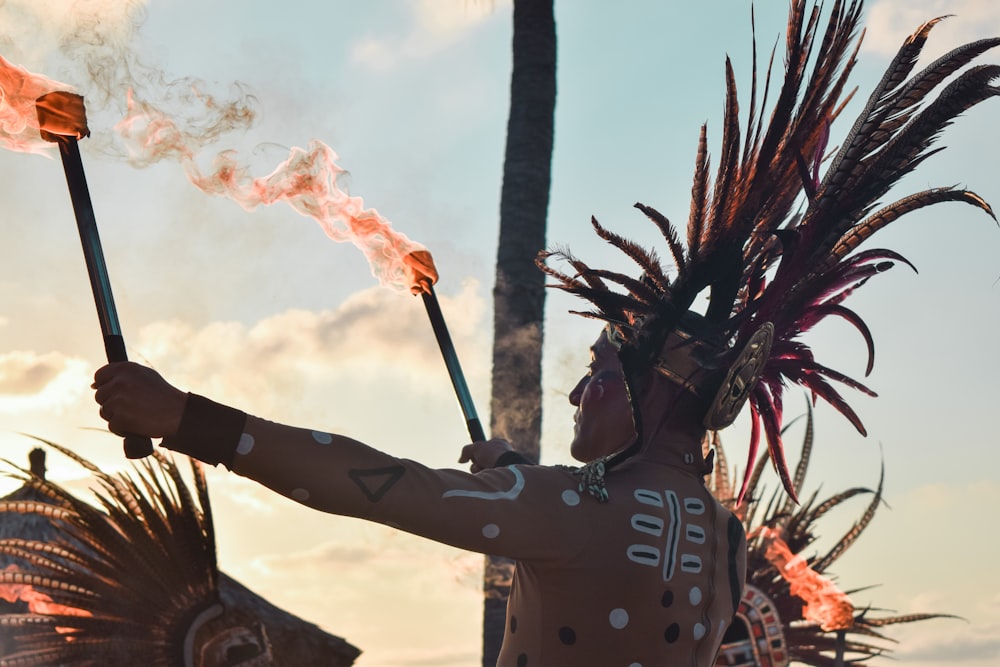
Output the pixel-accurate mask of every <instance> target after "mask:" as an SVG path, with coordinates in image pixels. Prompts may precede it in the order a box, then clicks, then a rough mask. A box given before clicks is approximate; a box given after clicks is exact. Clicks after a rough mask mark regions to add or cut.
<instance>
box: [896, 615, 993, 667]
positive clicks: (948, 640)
mask: <svg viewBox="0 0 1000 667" xmlns="http://www.w3.org/2000/svg"><path fill="white" fill-rule="evenodd" d="M950 627H952V628H954V627H955V625H954V624H952V625H951V626H950ZM893 655H894V657H895V658H897V659H899V660H901V661H904V662H919V663H925V662H937V661H940V662H941V663H942V664H954V663H963V662H973V661H979V660H984V661H985V660H997V659H1000V624H998V623H994V624H991V625H978V626H977V625H971V626H970V625H962V626H961V627H959V628H957V629H955V630H953V631H951V632H947V633H944V632H927V630H926V628H925V629H924V630H923V631H922V632H916V633H913V634H911V635H910V636H908V637H907V639H906V640H905V641H903V642H901V645H900V647H899V648H898V649H897V650H896V651H894V654H893ZM988 664H996V663H995V662H993V663H988Z"/></svg>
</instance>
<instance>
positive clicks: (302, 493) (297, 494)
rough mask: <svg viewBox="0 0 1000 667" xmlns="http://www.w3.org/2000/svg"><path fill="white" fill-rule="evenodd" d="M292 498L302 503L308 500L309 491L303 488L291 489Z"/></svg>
mask: <svg viewBox="0 0 1000 667" xmlns="http://www.w3.org/2000/svg"><path fill="white" fill-rule="evenodd" d="M292 498H294V499H295V500H297V501H299V502H300V503H303V502H305V501H307V500H309V492H308V491H306V490H305V489H293V490H292Z"/></svg>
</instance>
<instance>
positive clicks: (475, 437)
mask: <svg viewBox="0 0 1000 667" xmlns="http://www.w3.org/2000/svg"><path fill="white" fill-rule="evenodd" d="M420 295H421V297H423V300H424V307H425V308H426V309H427V316H428V317H429V318H430V320H431V327H432V328H433V329H434V337H435V338H437V342H438V347H440V348H441V356H443V357H444V364H445V366H447V367H448V376H449V377H450V378H451V384H452V386H453V387H454V388H455V393H456V394H457V395H458V403H459V405H460V406H461V407H462V414H463V415H464V416H465V425H466V427H467V428H468V429H469V437H471V438H472V441H473V442H478V441H480V440H485V439H486V434H485V433H483V425H482V424H481V423H480V422H479V416H478V415H477V414H476V406H475V405H474V404H473V402H472V394H471V393H470V392H469V385H467V384H466V383H465V375H464V374H463V373H462V366H461V365H460V364H459V363H458V355H457V354H456V353H455V346H454V344H453V343H452V342H451V336H450V335H449V334H448V327H447V326H446V325H445V322H444V315H442V313H441V305H440V304H439V303H438V300H437V295H435V294H434V286H433V285H429V284H428V285H426V286H425V287H424V289H423V291H421V293H420Z"/></svg>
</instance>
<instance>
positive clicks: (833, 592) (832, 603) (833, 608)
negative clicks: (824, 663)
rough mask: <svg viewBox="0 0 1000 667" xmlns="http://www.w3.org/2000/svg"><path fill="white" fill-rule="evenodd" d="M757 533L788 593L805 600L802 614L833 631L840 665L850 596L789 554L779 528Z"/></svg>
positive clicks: (850, 614) (851, 611)
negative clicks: (785, 582)
mask: <svg viewBox="0 0 1000 667" xmlns="http://www.w3.org/2000/svg"><path fill="white" fill-rule="evenodd" d="M757 532H758V533H759V534H761V535H762V536H763V538H764V540H765V541H766V544H767V547H766V550H765V552H764V557H765V558H767V560H768V562H770V563H771V564H772V565H774V567H775V568H777V570H778V573H779V574H780V575H781V576H782V578H784V579H785V581H787V582H788V586H789V591H790V592H791V594H792V595H795V596H798V597H799V598H801V599H802V600H803V601H804V602H805V603H806V604H805V606H804V607H803V608H802V617H803V618H805V619H806V620H807V621H813V622H814V623H818V624H819V627H820V628H821V629H822V630H823V631H824V632H835V633H836V637H837V641H836V650H837V654H836V657H835V659H834V665H835V666H836V667H841V666H842V665H843V664H844V648H845V642H846V634H847V631H848V630H849V629H850V628H851V626H853V625H854V605H853V604H851V600H850V598H849V597H847V594H846V593H844V592H843V591H841V590H840V589H839V588H837V586H836V584H834V583H833V582H832V581H830V580H829V579H827V578H826V577H824V576H823V575H821V574H820V573H819V572H816V571H815V570H813V569H812V568H811V567H809V563H807V562H806V559H805V558H803V557H802V556H801V555H799V554H793V553H792V550H791V549H790V548H789V547H788V544H787V543H786V542H785V541H784V540H783V539H781V533H780V532H779V531H777V530H774V529H773V528H767V527H762V528H760V529H759V531H757Z"/></svg>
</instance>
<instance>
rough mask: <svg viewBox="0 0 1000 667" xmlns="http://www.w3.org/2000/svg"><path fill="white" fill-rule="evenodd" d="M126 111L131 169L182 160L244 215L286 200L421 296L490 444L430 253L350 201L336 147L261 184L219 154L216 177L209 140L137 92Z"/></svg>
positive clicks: (475, 423) (205, 187)
mask: <svg viewBox="0 0 1000 667" xmlns="http://www.w3.org/2000/svg"><path fill="white" fill-rule="evenodd" d="M199 95H200V96H201V97H203V98H204V99H203V102H204V104H205V106H206V108H209V109H214V108H217V107H218V105H216V104H215V103H214V101H213V100H212V99H211V98H210V97H208V96H207V95H203V94H201V93H199ZM128 109H129V111H128V114H127V115H126V117H125V118H124V119H123V120H122V121H121V122H120V123H119V124H118V126H117V129H118V131H119V133H120V134H121V136H122V138H123V139H124V141H125V144H126V146H127V147H128V149H129V153H130V160H131V161H132V162H133V164H136V165H138V166H145V165H149V164H153V163H155V162H157V161H159V160H163V159H171V160H177V161H179V162H180V163H181V166H182V167H183V168H184V171H185V173H186V174H187V176H188V179H189V180H190V181H191V183H193V184H194V185H195V186H196V187H197V188H199V189H200V190H202V191H203V192H205V193H207V194H212V195H220V196H224V197H228V198H230V199H232V200H233V201H235V202H236V203H238V204H239V205H240V206H242V207H243V208H244V209H246V210H247V211H253V210H254V209H256V208H257V207H258V206H267V205H270V204H274V203H276V202H278V201H285V202H286V203H287V204H288V205H289V206H291V207H292V208H293V209H294V210H295V211H296V212H298V213H299V214H301V215H303V216H306V217H309V218H312V219H313V220H315V221H316V222H317V223H319V225H320V227H321V228H322V229H323V231H324V232H325V233H326V235H327V236H328V237H330V238H331V239H333V240H334V241H337V242H344V241H350V242H351V243H353V244H354V245H355V246H357V247H358V249H360V250H361V252H362V253H363V254H364V255H365V257H366V258H367V259H368V264H369V266H370V267H371V270H372V274H374V275H375V277H376V278H378V280H379V282H381V283H382V284H383V285H385V286H388V287H393V288H395V289H397V290H409V291H410V292H411V293H412V294H420V295H421V297H422V298H423V301H424V306H425V308H426V310H427V316H428V317H429V318H430V321H431V326H432V328H433V329H434V335H435V337H436V338H437V342H438V346H439V347H440V349H441V354H442V356H443V357H444V362H445V365H446V367H447V369H448V374H449V376H450V378H451V382H452V386H453V387H454V389H455V393H456V394H457V396H458V401H459V404H460V406H461V408H462V413H463V415H464V416H465V421H466V426H467V428H468V430H469V435H470V437H471V438H472V440H473V441H478V440H485V439H486V437H485V434H484V433H483V427H482V425H481V424H480V422H479V417H478V416H477V414H476V408H475V406H474V405H473V402H472V395H471V393H470V392H469V388H468V386H467V385H466V382H465V376H464V374H463V373H462V368H461V366H460V365H459V362H458V356H457V354H456V353H455V347H454V345H453V344H452V341H451V336H450V335H449V334H448V328H447V326H446V325H445V321H444V316H443V315H442V314H441V307H440V305H439V304H438V300H437V296H436V295H435V294H434V283H435V282H437V279H438V272H437V268H436V267H435V266H434V260H433V259H432V258H431V254H430V252H428V251H427V249H426V248H424V247H423V246H422V245H420V244H419V243H416V242H414V241H411V240H410V239H409V238H407V237H406V236H405V235H404V234H401V233H399V232H397V231H395V230H394V229H393V228H392V225H391V224H390V223H389V221H388V220H386V219H385V218H383V217H382V216H381V215H380V214H379V213H378V211H376V210H375V209H371V208H365V205H364V201H363V200H362V199H361V197H357V196H352V195H349V194H347V193H346V192H344V191H343V190H341V189H340V188H339V187H338V186H337V178H338V176H339V175H340V174H342V173H343V172H344V170H343V169H341V168H340V167H339V166H338V165H337V163H336V160H337V155H336V153H335V152H334V151H333V149H331V148H330V147H329V146H327V145H326V144H324V143H323V142H321V141H316V140H314V141H312V142H310V143H309V147H308V148H307V149H303V148H292V149H291V151H290V154H289V156H288V158H287V159H286V160H285V161H284V162H283V163H281V164H280V165H278V166H277V167H276V168H275V170H274V171H273V172H271V173H270V174H269V175H267V176H264V177H260V178H252V177H250V176H249V175H248V173H247V168H246V167H245V166H243V165H240V164H239V163H238V162H237V161H236V159H235V157H234V154H233V152H231V151H225V152H222V153H220V154H218V155H217V156H216V158H215V160H214V163H213V166H212V171H211V173H203V172H202V170H201V169H200V168H199V167H198V165H197V163H196V161H195V157H196V156H197V153H198V152H199V151H200V150H201V148H202V146H204V144H205V141H204V139H205V138H204V137H200V136H197V135H196V134H195V133H194V132H191V131H186V130H184V129H183V128H181V127H180V126H179V125H178V123H177V122H175V120H174V119H173V118H171V117H170V116H168V115H167V114H166V113H164V112H163V111H161V110H160V109H157V108H156V107H154V106H153V105H152V104H150V103H148V102H144V101H142V100H139V99H137V98H136V97H135V96H134V95H132V94H130V95H129V99H128Z"/></svg>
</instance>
